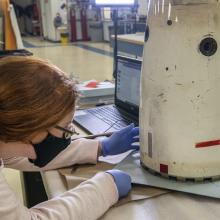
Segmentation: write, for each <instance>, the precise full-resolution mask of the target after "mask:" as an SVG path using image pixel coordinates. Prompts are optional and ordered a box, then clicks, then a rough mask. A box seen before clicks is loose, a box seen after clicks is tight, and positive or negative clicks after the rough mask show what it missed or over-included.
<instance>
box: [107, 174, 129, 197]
mask: <svg viewBox="0 0 220 220" xmlns="http://www.w3.org/2000/svg"><path fill="white" fill-rule="evenodd" d="M106 172H107V173H109V174H110V175H112V176H113V178H114V181H115V184H116V186H117V189H118V195H119V199H120V198H122V197H125V196H126V195H127V194H128V193H129V192H130V190H131V177H130V176H129V175H128V174H127V173H125V172H123V171H120V170H108V171H106Z"/></svg>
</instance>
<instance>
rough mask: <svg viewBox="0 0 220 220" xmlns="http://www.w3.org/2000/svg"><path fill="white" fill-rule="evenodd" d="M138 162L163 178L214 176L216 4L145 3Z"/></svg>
mask: <svg viewBox="0 0 220 220" xmlns="http://www.w3.org/2000/svg"><path fill="white" fill-rule="evenodd" d="M149 3H150V7H149V12H148V13H149V14H148V26H149V38H148V41H147V42H146V43H145V45H144V56H143V67H142V79H141V104H140V128H141V135H140V138H141V163H142V164H143V166H145V167H147V168H150V169H151V170H154V171H156V172H160V173H162V174H165V175H168V176H175V177H180V178H198V179H200V178H209V177H219V176H220V101H219V96H220V50H219V48H218V45H220V3H219V2H218V1H216V0H209V1H208V0H206V1H205V0H201V1H199V0H194V1H189V0H183V1H181V0H176V1H175V0H173V1H166V0H155V1H153V0H152V1H149Z"/></svg>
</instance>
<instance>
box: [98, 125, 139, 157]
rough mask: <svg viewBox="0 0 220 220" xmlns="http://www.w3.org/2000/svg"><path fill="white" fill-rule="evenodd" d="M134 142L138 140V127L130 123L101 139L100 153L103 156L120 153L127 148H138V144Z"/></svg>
mask: <svg viewBox="0 0 220 220" xmlns="http://www.w3.org/2000/svg"><path fill="white" fill-rule="evenodd" d="M135 142H139V127H134V124H130V125H129V126H127V127H125V128H123V129H121V130H120V131H117V132H115V133H113V134H112V135H111V136H110V137H108V138H105V139H103V140H102V141H101V147H102V155H103V156H104V157H105V156H108V155H116V154H121V153H124V152H126V151H128V150H138V149H139V144H138V145H137V144H134V143H135Z"/></svg>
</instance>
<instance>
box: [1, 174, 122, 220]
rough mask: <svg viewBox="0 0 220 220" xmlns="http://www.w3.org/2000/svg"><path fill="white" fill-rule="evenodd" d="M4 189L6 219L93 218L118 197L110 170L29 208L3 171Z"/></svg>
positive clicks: (3, 207)
mask: <svg viewBox="0 0 220 220" xmlns="http://www.w3.org/2000/svg"><path fill="white" fill-rule="evenodd" d="M0 193H1V196H0V216H1V219H4V220H84V219H85V220H93V219H97V218H99V217H101V216H102V215H103V214H104V213H105V212H106V211H107V210H108V209H109V208H110V207H111V206H112V205H113V204H115V203H116V202H117V200H118V192H117V188H116V185H115V183H114V180H113V178H112V177H111V175H110V174H107V173H99V174H97V175H96V176H94V177H93V178H92V179H90V180H88V181H86V182H84V183H82V184H80V185H79V186H78V187H76V188H75V189H72V190H69V191H67V192H65V193H63V194H62V195H60V196H58V197H55V198H53V199H51V200H48V201H46V202H43V203H40V204H38V205H36V206H34V207H33V208H31V209H27V208H26V207H24V206H23V205H22V204H21V203H20V201H19V200H18V199H17V198H16V196H15V194H14V192H13V191H12V190H11V189H10V187H9V186H8V184H7V182H6V180H5V178H4V176H3V174H2V172H1V171H0Z"/></svg>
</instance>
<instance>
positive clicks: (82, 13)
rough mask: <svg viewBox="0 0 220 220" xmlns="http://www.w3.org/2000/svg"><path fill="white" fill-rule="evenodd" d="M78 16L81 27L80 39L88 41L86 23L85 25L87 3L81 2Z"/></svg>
mask: <svg viewBox="0 0 220 220" xmlns="http://www.w3.org/2000/svg"><path fill="white" fill-rule="evenodd" d="M80 18H81V29H82V40H83V41H88V40H89V37H88V25H87V5H86V4H82V6H81V8H80Z"/></svg>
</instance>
